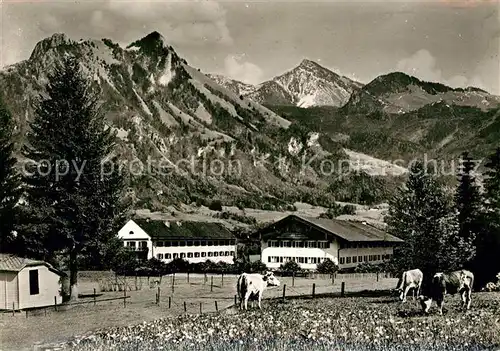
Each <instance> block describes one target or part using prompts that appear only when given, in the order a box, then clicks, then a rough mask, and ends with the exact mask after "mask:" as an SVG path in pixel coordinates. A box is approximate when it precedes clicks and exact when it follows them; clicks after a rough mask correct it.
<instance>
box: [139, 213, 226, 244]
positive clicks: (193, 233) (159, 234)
mask: <svg viewBox="0 0 500 351" xmlns="http://www.w3.org/2000/svg"><path fill="white" fill-rule="evenodd" d="M134 222H135V223H137V225H138V226H139V227H141V228H142V230H144V231H145V232H146V233H147V234H148V235H149V236H150V237H151V238H152V239H155V240H158V239H208V240H210V239H234V238H235V237H234V235H233V234H232V233H231V232H230V231H229V230H228V229H227V228H226V227H224V225H222V224H221V223H215V222H196V221H160V220H151V219H142V218H141V219H134Z"/></svg>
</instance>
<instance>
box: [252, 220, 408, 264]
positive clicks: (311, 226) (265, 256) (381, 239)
mask: <svg viewBox="0 0 500 351" xmlns="http://www.w3.org/2000/svg"><path fill="white" fill-rule="evenodd" d="M258 234H259V236H260V240H261V260H262V262H263V263H264V264H266V266H267V267H268V268H270V269H277V268H279V267H280V266H281V265H282V264H283V263H285V262H287V261H289V260H291V261H295V262H297V263H298V264H299V265H300V267H301V268H303V269H307V270H315V269H316V267H317V264H318V263H321V262H323V261H324V260H325V259H326V258H329V259H330V260H332V261H333V262H335V263H336V264H338V265H339V268H340V269H348V268H354V267H356V266H357V265H358V264H360V263H363V262H367V263H372V264H377V263H382V262H383V261H384V260H386V259H389V258H391V256H392V254H393V248H394V246H395V245H398V244H399V243H402V242H403V240H401V239H399V238H397V237H395V236H392V235H390V234H387V233H385V232H383V231H381V230H379V229H377V228H375V227H373V226H371V225H368V224H364V223H360V222H354V221H343V220H331V219H323V218H314V217H304V216H298V215H290V216H287V217H285V218H283V219H281V220H279V221H277V222H275V223H273V224H271V225H269V226H267V227H265V228H263V229H261V230H260V231H259V233H258Z"/></svg>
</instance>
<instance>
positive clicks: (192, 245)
mask: <svg viewBox="0 0 500 351" xmlns="http://www.w3.org/2000/svg"><path fill="white" fill-rule="evenodd" d="M118 236H119V237H120V238H121V239H123V244H124V245H125V246H126V247H128V248H129V249H130V250H134V251H135V252H137V253H138V255H139V256H140V257H142V258H144V259H150V258H153V257H155V258H157V259H160V260H162V261H164V262H167V263H168V262H170V261H172V260H174V259H176V258H182V259H185V260H187V261H188V262H190V263H200V262H205V261H206V260H210V261H212V262H225V263H229V264H232V263H234V259H235V258H236V239H235V237H234V235H233V234H232V233H231V232H230V231H229V230H228V229H227V228H225V227H224V226H223V225H222V224H220V223H213V222H195V221H175V220H174V221H160V220H150V219H136V220H135V221H134V220H130V221H128V222H127V223H126V224H125V225H124V226H123V228H122V229H120V231H119V232H118Z"/></svg>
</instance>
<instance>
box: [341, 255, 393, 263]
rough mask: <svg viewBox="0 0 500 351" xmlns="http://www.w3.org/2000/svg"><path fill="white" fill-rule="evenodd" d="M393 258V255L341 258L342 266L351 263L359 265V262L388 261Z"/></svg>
mask: <svg viewBox="0 0 500 351" xmlns="http://www.w3.org/2000/svg"><path fill="white" fill-rule="evenodd" d="M390 258H391V255H389V254H387V255H367V256H352V257H350V256H349V257H341V258H340V264H350V263H358V262H371V261H380V260H386V259H387V260H388V259H390Z"/></svg>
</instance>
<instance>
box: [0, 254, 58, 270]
mask: <svg viewBox="0 0 500 351" xmlns="http://www.w3.org/2000/svg"><path fill="white" fill-rule="evenodd" d="M34 266H46V267H48V268H49V269H50V270H51V271H53V272H55V273H57V274H59V275H65V273H63V272H61V271H59V270H57V269H55V268H54V267H53V266H52V265H51V264H49V263H48V262H45V261H41V260H33V259H30V258H24V257H19V256H16V255H12V254H5V253H0V271H7V272H20V271H21V270H23V269H24V268H25V267H34Z"/></svg>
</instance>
